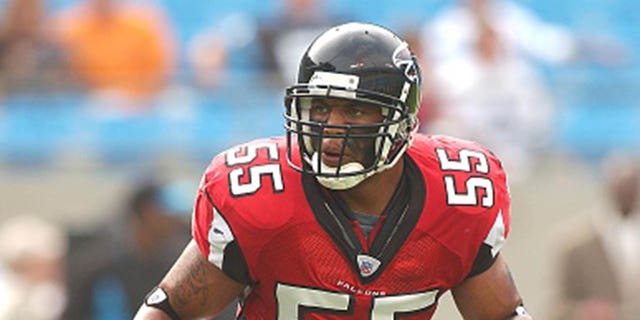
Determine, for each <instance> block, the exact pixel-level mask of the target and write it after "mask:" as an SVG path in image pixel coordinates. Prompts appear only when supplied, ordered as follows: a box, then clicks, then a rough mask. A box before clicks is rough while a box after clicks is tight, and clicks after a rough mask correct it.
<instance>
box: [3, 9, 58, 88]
mask: <svg viewBox="0 0 640 320" xmlns="http://www.w3.org/2000/svg"><path fill="white" fill-rule="evenodd" d="M45 6H46V4H45V3H44V2H43V0H10V1H7V2H6V3H5V8H4V10H2V15H3V16H2V17H1V18H0V96H2V95H8V94H17V93H43V92H51V91H54V90H57V89H60V88H63V87H66V85H67V81H66V80H65V78H64V76H65V75H66V73H67V70H66V64H65V62H64V60H63V55H62V53H61V51H60V48H58V47H56V45H55V44H54V43H53V42H52V41H50V38H49V37H47V36H45V32H46V30H47V29H48V26H47V22H46V20H47V17H46V15H45V13H46V12H45V11H46V8H45Z"/></svg>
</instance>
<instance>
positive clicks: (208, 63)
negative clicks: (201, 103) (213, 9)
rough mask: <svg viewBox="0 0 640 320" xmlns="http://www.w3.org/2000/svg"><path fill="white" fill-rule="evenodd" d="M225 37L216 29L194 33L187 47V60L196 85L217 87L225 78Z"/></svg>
mask: <svg viewBox="0 0 640 320" xmlns="http://www.w3.org/2000/svg"><path fill="white" fill-rule="evenodd" d="M227 51H228V50H227V44H226V39H225V38H224V37H223V36H222V35H221V34H220V33H219V32H217V31H216V30H214V29H211V30H206V31H203V32H202V33H200V34H198V35H196V37H194V39H193V40H192V41H191V42H190V43H189V47H188V48H187V61H188V62H189V67H190V69H191V72H192V75H193V83H194V84H195V86H196V87H198V88H200V89H205V90H215V89H217V88H219V87H220V86H221V84H222V82H223V81H224V80H225V74H226V71H227V64H228V57H227V56H228V52H227Z"/></svg>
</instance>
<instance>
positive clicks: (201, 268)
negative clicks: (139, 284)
mask: <svg viewBox="0 0 640 320" xmlns="http://www.w3.org/2000/svg"><path fill="white" fill-rule="evenodd" d="M159 287H160V288H162V289H163V290H164V291H165V292H166V295H167V296H168V302H169V305H170V307H169V308H170V309H171V310H173V312H175V314H176V316H177V317H179V319H181V320H184V319H200V318H203V317H212V316H215V315H217V314H218V313H220V312H222V311H223V310H224V309H225V308H226V307H227V306H228V305H229V304H230V303H231V302H232V301H233V300H234V299H235V298H236V297H238V296H239V295H240V294H241V293H242V291H243V289H244V287H245V286H244V285H243V284H241V283H238V282H236V281H234V280H233V279H231V278H229V277H228V276H226V275H225V274H224V273H223V272H222V271H221V270H220V269H218V268H217V267H216V266H214V265H213V264H211V263H210V262H209V261H207V260H206V259H205V258H204V256H203V255H202V253H201V252H200V251H199V249H198V246H197V245H196V243H195V242H194V241H193V240H192V241H191V242H190V243H189V244H188V245H187V247H186V248H185V250H184V252H183V253H182V255H181V256H180V257H179V258H178V260H177V261H176V263H175V264H174V265H173V267H172V268H171V270H169V272H168V273H167V275H166V276H165V277H164V279H162V281H161V282H160V285H159ZM147 300H149V299H147ZM166 308H167V307H166V306H164V307H162V308H156V307H151V306H148V305H147V303H146V302H145V303H144V304H143V305H142V306H141V307H140V309H139V310H138V313H137V314H136V316H135V318H134V320H151V319H152V320H175V319H177V317H176V316H174V317H173V318H172V317H171V316H170V315H169V314H170V313H172V311H169V312H167V311H163V309H166Z"/></svg>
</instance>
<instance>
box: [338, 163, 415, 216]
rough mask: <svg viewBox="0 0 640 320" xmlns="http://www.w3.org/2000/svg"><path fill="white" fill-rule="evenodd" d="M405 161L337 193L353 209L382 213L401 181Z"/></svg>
mask: <svg viewBox="0 0 640 320" xmlns="http://www.w3.org/2000/svg"><path fill="white" fill-rule="evenodd" d="M403 170H404V161H398V163H397V164H396V165H395V166H394V167H392V168H390V169H388V170H385V171H382V172H380V173H377V174H375V175H373V176H371V177H369V178H367V179H366V180H364V181H362V182H361V183H360V184H358V185H357V186H355V187H353V188H351V189H348V190H344V191H338V192H337V193H338V194H339V195H340V197H342V199H343V200H344V201H345V202H346V204H347V205H348V206H349V208H350V209H351V210H353V211H357V212H363V213H368V214H373V215H381V214H382V211H384V209H385V208H386V207H387V204H388V203H389V201H391V198H392V197H393V194H394V192H395V190H396V188H397V187H398V184H399V183H400V179H401V178H402V173H403Z"/></svg>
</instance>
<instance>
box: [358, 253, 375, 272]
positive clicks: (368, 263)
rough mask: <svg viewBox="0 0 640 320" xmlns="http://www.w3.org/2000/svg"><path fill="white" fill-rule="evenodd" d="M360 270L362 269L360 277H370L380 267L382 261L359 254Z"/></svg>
mask: <svg viewBox="0 0 640 320" xmlns="http://www.w3.org/2000/svg"><path fill="white" fill-rule="evenodd" d="M357 262H358V268H359V269H360V275H362V276H363V277H368V276H370V275H372V274H374V273H375V272H376V271H377V270H378V268H379V267H380V264H381V263H380V261H379V260H378V259H376V258H374V257H371V256H368V255H365V254H359V255H358V256H357Z"/></svg>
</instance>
